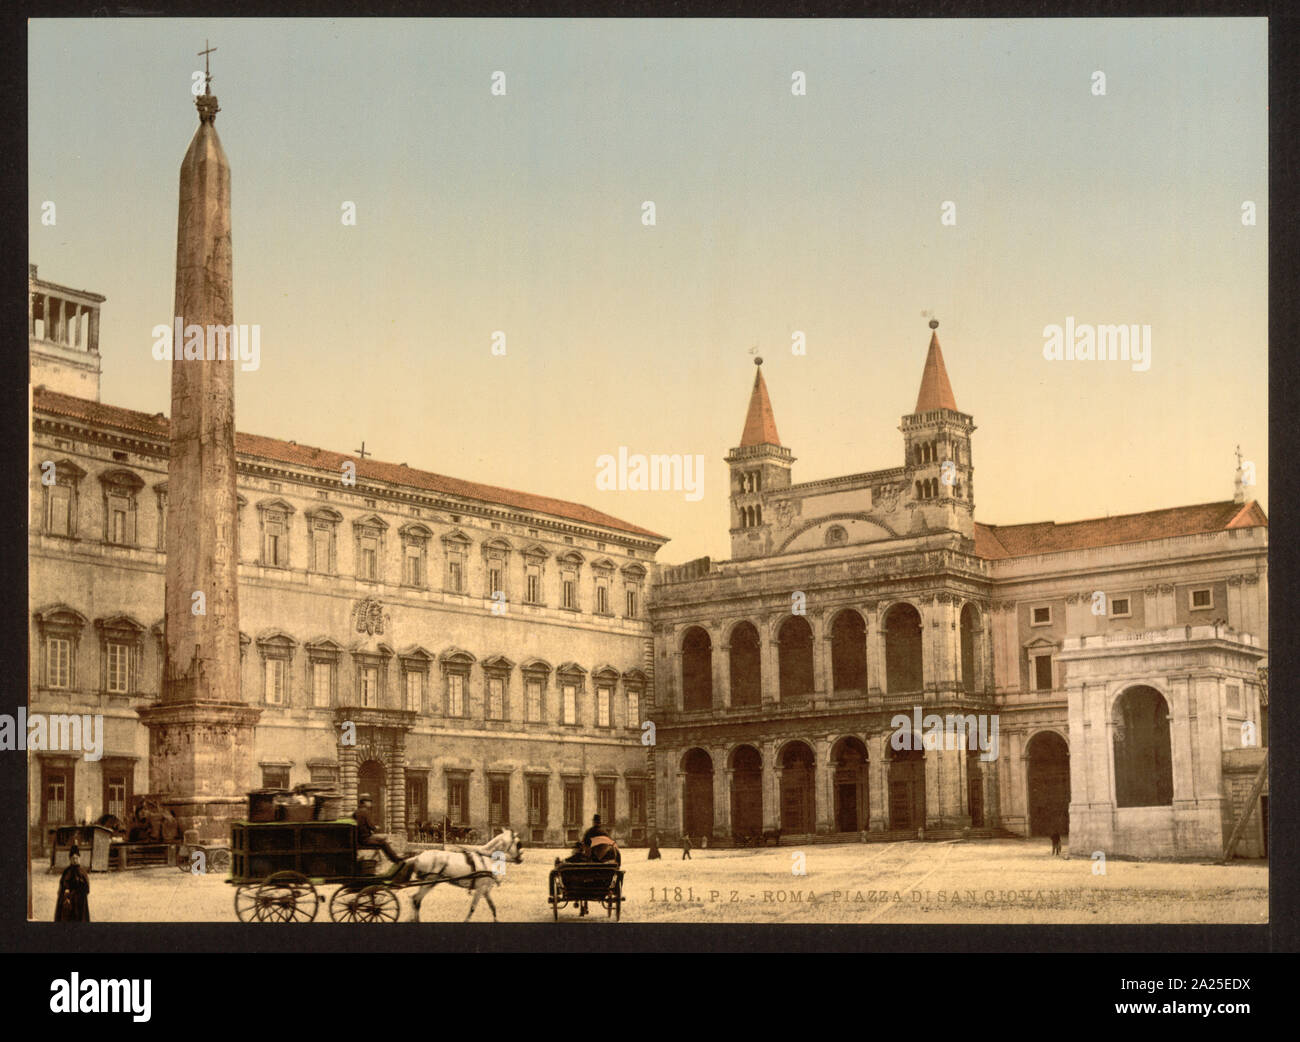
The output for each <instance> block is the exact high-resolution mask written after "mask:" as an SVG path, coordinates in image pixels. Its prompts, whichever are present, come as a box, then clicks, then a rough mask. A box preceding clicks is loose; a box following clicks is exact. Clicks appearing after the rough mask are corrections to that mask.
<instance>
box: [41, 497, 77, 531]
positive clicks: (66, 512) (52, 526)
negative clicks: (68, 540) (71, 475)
mask: <svg viewBox="0 0 1300 1042" xmlns="http://www.w3.org/2000/svg"><path fill="white" fill-rule="evenodd" d="M49 495H50V516H49V518H48V520H47V522H46V528H47V530H48V531H49V532H50V534H51V535H71V534H72V525H71V523H70V522H71V517H72V489H71V488H69V487H68V486H67V485H51V486H50V492H49Z"/></svg>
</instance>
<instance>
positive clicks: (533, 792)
mask: <svg viewBox="0 0 1300 1042" xmlns="http://www.w3.org/2000/svg"><path fill="white" fill-rule="evenodd" d="M528 824H529V826H530V827H532V828H535V829H543V828H545V827H546V779H545V778H530V779H528Z"/></svg>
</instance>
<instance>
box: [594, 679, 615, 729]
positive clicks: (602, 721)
mask: <svg viewBox="0 0 1300 1042" xmlns="http://www.w3.org/2000/svg"><path fill="white" fill-rule="evenodd" d="M612 697H613V692H612V691H610V689H609V688H607V687H598V688H596V726H597V727H613V726H614V722H613V720H611V719H610V715H609V706H610V700H611V698H612Z"/></svg>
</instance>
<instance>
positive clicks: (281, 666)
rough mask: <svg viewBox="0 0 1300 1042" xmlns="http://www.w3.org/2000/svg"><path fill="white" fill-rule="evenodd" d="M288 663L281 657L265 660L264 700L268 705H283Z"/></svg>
mask: <svg viewBox="0 0 1300 1042" xmlns="http://www.w3.org/2000/svg"><path fill="white" fill-rule="evenodd" d="M288 666H289V663H288V662H286V661H285V660H284V659H282V658H269V659H267V660H266V701H267V704H268V705H273V706H279V705H284V681H285V674H286V673H287V672H288Z"/></svg>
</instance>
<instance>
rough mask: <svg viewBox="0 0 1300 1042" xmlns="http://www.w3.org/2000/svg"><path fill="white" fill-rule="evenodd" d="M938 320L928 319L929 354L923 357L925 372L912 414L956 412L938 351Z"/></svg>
mask: <svg viewBox="0 0 1300 1042" xmlns="http://www.w3.org/2000/svg"><path fill="white" fill-rule="evenodd" d="M938 328H939V321H938V319H933V318H932V319H930V329H931V333H930V352H929V354H927V355H926V356H925V371H924V372H923V373H922V374H921V393H920V394H918V395H917V396H916V408H915V409H914V410H912V411H913V412H930V411H931V410H932V409H951V410H952V411H953V412H957V411H958V410H957V399H956V398H954V397H953V394H952V384H950V383H949V382H948V370H947V369H946V368H945V367H944V364H943V352H942V351H941V350H939V334H938V333H937V332H935V330H938Z"/></svg>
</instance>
